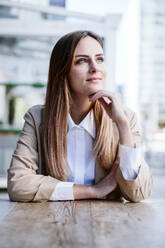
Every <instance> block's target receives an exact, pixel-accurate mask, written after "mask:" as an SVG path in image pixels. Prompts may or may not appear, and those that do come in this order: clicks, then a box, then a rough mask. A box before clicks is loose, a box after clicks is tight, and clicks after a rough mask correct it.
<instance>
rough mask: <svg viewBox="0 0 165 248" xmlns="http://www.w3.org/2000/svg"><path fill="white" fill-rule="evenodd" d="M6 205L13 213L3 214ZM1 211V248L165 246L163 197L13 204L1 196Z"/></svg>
mask: <svg viewBox="0 0 165 248" xmlns="http://www.w3.org/2000/svg"><path fill="white" fill-rule="evenodd" d="M5 205H6V206H7V207H5ZM2 208H3V209H4V208H6V214H7V211H9V212H8V214H7V215H6V216H5V217H4V214H2ZM11 208H12V209H11ZM0 213H1V214H0V216H1V221H0V247H1V248H42V247H44V248H56V247H58V248H59V247H60V248H61V247H67V248H68V247H72V248H73V247H75V248H79V247H86V248H88V247H92V248H94V247H98V248H100V247H102V248H106V247H107V248H129V247H130V248H136V247H138V248H143V247H145V248H164V247H165V199H155V200H154V199H152V200H146V201H143V202H141V203H129V202H124V203H120V202H111V201H106V200H82V201H65V202H64V201H61V202H60V201H58V202H43V203H15V205H14V206H13V203H11V202H9V201H7V200H3V199H0ZM2 215H3V216H2Z"/></svg>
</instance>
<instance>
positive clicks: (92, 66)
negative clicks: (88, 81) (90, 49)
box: [89, 61, 98, 72]
mask: <svg viewBox="0 0 165 248" xmlns="http://www.w3.org/2000/svg"><path fill="white" fill-rule="evenodd" d="M97 70H98V65H97V63H96V62H93V61H92V62H91V63H90V68H89V71H90V72H96V71H97Z"/></svg>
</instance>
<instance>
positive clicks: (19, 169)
mask: <svg viewBox="0 0 165 248" xmlns="http://www.w3.org/2000/svg"><path fill="white" fill-rule="evenodd" d="M43 109H44V106H43V105H36V106H33V107H32V108H30V109H29V111H28V112H27V113H26V114H25V116H24V120H25V123H24V126H23V130H22V132H21V134H20V137H19V140H18V142H17V146H16V149H15V151H14V152H13V155H12V160H11V164H10V168H9V169H8V193H9V197H10V200H12V201H24V202H28V201H48V200H49V199H50V196H51V194H52V193H53V191H54V189H55V187H56V184H57V183H58V182H59V180H58V179H56V178H53V177H51V176H46V175H45V173H44V159H43V152H42V143H41V124H42V115H43ZM125 113H126V115H127V118H128V120H129V123H130V127H131V130H132V134H133V137H134V143H135V145H139V144H140V131H139V126H138V124H137V119H136V115H135V113H133V112H132V111H131V110H128V109H126V110H125ZM113 131H114V135H115V140H116V145H115V148H114V149H116V151H115V152H116V153H117V143H118V141H119V134H118V129H117V127H116V125H115V123H113ZM110 166H111V165H110ZM107 173H108V171H107V170H104V169H103V168H102V167H101V166H99V164H97V163H96V167H95V183H97V182H99V181H100V180H101V179H102V178H103V177H104V176H105V175H107ZM116 180H117V183H118V187H117V188H116V189H115V190H114V191H113V192H111V193H110V194H109V195H108V196H106V197H105V199H111V200H119V199H122V197H124V198H125V199H127V200H129V201H132V202H139V201H141V200H143V199H145V198H147V197H148V196H149V195H150V193H151V188H152V175H151V173H150V170H149V167H148V166H147V164H146V163H145V161H144V159H143V157H142V164H141V167H140V171H139V174H138V176H137V177H136V179H134V180H126V179H125V178H124V177H123V175H122V172H121V170H120V168H118V171H117V175H116Z"/></svg>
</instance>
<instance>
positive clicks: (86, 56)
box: [75, 53, 104, 58]
mask: <svg viewBox="0 0 165 248" xmlns="http://www.w3.org/2000/svg"><path fill="white" fill-rule="evenodd" d="M95 56H96V57H97V56H104V54H103V53H98V54H96V55H95ZM77 57H85V58H89V56H88V55H85V54H77V55H76V56H75V58H77Z"/></svg>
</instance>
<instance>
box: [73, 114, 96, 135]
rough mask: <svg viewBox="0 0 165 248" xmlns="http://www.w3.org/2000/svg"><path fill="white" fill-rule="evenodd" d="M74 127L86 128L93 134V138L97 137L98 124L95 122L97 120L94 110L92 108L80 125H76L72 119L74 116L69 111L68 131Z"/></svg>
mask: <svg viewBox="0 0 165 248" xmlns="http://www.w3.org/2000/svg"><path fill="white" fill-rule="evenodd" d="M74 127H77V128H83V129H85V130H86V131H87V132H88V133H89V134H90V135H91V136H92V138H95V137H96V124H95V120H94V113H93V110H91V111H90V112H89V113H88V114H87V115H86V116H85V118H84V119H83V120H82V121H81V122H80V123H79V124H78V125H76V124H75V123H74V121H73V120H72V117H71V115H70V113H69V115H68V132H69V131H70V130H71V129H72V128H74Z"/></svg>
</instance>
